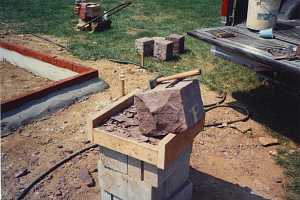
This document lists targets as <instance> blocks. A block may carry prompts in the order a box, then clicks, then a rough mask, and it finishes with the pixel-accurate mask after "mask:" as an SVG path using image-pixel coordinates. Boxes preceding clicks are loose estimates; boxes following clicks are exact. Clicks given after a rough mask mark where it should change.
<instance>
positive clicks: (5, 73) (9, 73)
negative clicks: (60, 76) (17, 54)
mask: <svg viewBox="0 0 300 200" xmlns="http://www.w3.org/2000/svg"><path fill="white" fill-rule="evenodd" d="M51 82H53V81H51V80H49V79H46V78H43V77H40V76H36V75H34V74H33V73H31V72H29V71H27V70H25V69H22V68H20V67H17V66H15V65H12V64H10V63H8V62H3V61H0V94H1V96H0V101H1V102H3V101H6V100H9V99H11V98H13V97H16V96H19V95H22V94H26V93H29V92H33V91H35V90H37V89H40V88H42V87H45V86H46V85H48V84H50V83H51Z"/></svg>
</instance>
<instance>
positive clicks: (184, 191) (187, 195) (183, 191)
mask: <svg viewBox="0 0 300 200" xmlns="http://www.w3.org/2000/svg"><path fill="white" fill-rule="evenodd" d="M192 196H193V184H192V182H190V181H186V182H185V184H184V185H183V186H182V187H181V188H180V189H179V190H178V191H177V192H176V193H174V194H173V195H172V196H171V197H170V198H168V200H191V199H192Z"/></svg>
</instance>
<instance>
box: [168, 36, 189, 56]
mask: <svg viewBox="0 0 300 200" xmlns="http://www.w3.org/2000/svg"><path fill="white" fill-rule="evenodd" d="M166 40H169V41H172V42H173V43H174V47H173V54H182V53H184V50H185V49H184V36H183V35H179V34H171V35H169V36H168V37H166Z"/></svg>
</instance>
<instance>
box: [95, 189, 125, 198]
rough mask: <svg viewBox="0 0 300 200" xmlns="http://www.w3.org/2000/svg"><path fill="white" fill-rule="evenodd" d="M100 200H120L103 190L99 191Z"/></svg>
mask: <svg viewBox="0 0 300 200" xmlns="http://www.w3.org/2000/svg"><path fill="white" fill-rule="evenodd" d="M100 200H122V199H120V198H119V197H117V196H114V195H113V194H110V193H109V192H107V191H105V190H101V198H100Z"/></svg>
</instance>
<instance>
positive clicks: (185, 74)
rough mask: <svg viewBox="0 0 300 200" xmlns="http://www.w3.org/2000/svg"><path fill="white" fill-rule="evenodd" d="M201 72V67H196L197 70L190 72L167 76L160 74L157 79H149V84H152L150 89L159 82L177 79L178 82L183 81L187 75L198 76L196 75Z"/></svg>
mask: <svg viewBox="0 0 300 200" xmlns="http://www.w3.org/2000/svg"><path fill="white" fill-rule="evenodd" d="M200 74H201V69H195V70H191V71H188V72H182V73H179V74H174V75H171V76H166V77H162V76H158V77H156V78H155V79H153V80H150V81H149V86H150V89H153V88H155V87H156V86H157V85H158V84H160V83H162V82H164V81H170V80H175V81H176V82H177V83H178V82H179V81H182V80H183V79H185V78H187V77H191V76H196V75H200Z"/></svg>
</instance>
